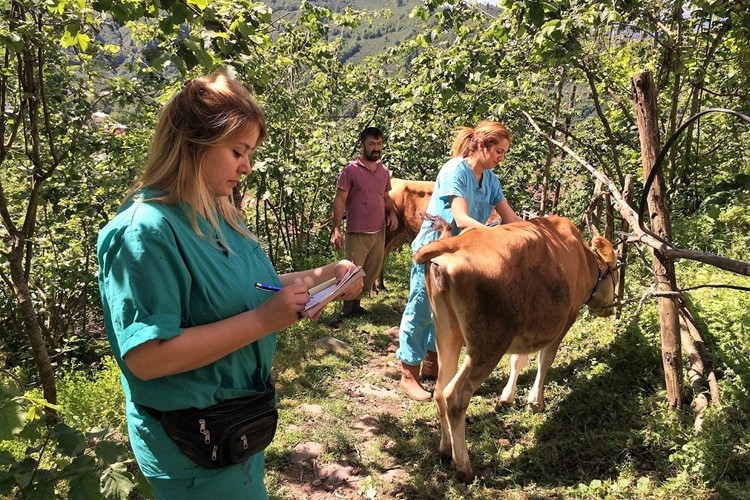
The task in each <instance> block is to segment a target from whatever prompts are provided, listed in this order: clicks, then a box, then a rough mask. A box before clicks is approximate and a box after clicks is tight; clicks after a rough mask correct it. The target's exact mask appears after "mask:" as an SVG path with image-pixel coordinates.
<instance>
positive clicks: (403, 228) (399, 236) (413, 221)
mask: <svg viewBox="0 0 750 500" xmlns="http://www.w3.org/2000/svg"><path fill="white" fill-rule="evenodd" d="M434 188H435V183H434V182H432V181H411V180H405V179H398V178H396V177H393V178H391V190H390V192H389V193H388V194H389V195H390V196H391V199H392V200H393V206H394V208H395V209H396V214H397V215H398V228H396V230H394V231H392V230H390V229H388V227H387V226H386V228H385V252H384V253H383V267H381V269H380V277H378V279H376V280H375V283H374V284H373V290H372V291H373V292H374V293H377V292H379V291H380V290H385V285H383V272H384V270H385V261H386V260H387V259H388V254H389V253H391V252H392V251H394V250H396V249H398V248H400V247H401V246H402V245H404V244H411V242H412V241H414V238H416V237H417V233H419V229H420V228H421V227H422V220H423V216H424V214H425V213H426V212H427V205H428V204H429V203H430V198H432V192H433V190H434ZM497 219H499V216H498V215H497V214H496V213H495V212H492V215H491V216H490V218H489V219H488V222H489V221H492V220H497Z"/></svg>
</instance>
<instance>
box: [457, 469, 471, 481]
mask: <svg viewBox="0 0 750 500" xmlns="http://www.w3.org/2000/svg"><path fill="white" fill-rule="evenodd" d="M456 472H457V475H458V479H460V480H461V481H462V482H464V483H470V482H472V481H474V471H473V470H471V467H469V468H468V469H467V470H458V469H456Z"/></svg>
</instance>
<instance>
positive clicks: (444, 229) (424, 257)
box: [414, 214, 452, 264]
mask: <svg viewBox="0 0 750 500" xmlns="http://www.w3.org/2000/svg"><path fill="white" fill-rule="evenodd" d="M422 218H423V219H424V220H428V221H430V222H432V228H431V231H432V232H437V233H440V237H439V238H438V239H437V240H436V241H432V242H430V243H427V244H426V245H424V246H422V247H421V248H420V249H419V250H417V251H416V253H415V254H414V262H415V263H417V264H424V263H425V262H428V261H429V260H430V259H432V258H433V257H437V256H438V255H440V254H442V253H443V252H445V250H446V246H445V245H444V244H442V243H443V240H444V239H445V238H448V237H449V236H451V235H452V231H451V225H450V223H449V222H448V221H446V220H445V219H443V218H442V217H440V216H439V215H430V214H423V215H422Z"/></svg>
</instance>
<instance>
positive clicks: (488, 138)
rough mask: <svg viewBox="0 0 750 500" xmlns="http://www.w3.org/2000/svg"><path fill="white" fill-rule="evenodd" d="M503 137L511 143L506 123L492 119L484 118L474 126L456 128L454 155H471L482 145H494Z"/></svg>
mask: <svg viewBox="0 0 750 500" xmlns="http://www.w3.org/2000/svg"><path fill="white" fill-rule="evenodd" d="M501 139H507V140H508V142H509V143H510V142H511V140H512V138H511V135H510V132H509V131H508V129H507V128H506V127H505V125H503V124H502V123H500V122H496V121H492V120H482V121H481V122H479V123H477V125H476V126H475V127H474V128H472V127H459V128H458V129H456V137H455V138H454V139H453V147H452V148H451V153H452V154H453V156H454V157H456V156H463V157H464V158H465V157H467V156H471V154H472V153H473V152H475V151H477V150H478V149H479V148H480V147H482V146H484V147H490V146H494V145H495V144H497V143H498V142H500V140H501Z"/></svg>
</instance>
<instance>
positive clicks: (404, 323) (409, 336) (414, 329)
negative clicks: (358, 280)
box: [396, 264, 436, 365]
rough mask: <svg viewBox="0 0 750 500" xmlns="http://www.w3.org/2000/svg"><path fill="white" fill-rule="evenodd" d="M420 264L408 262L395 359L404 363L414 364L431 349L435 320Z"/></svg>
mask: <svg viewBox="0 0 750 500" xmlns="http://www.w3.org/2000/svg"><path fill="white" fill-rule="evenodd" d="M424 269H425V266H424V264H412V265H411V273H410V277H409V300H408V302H407V303H406V308H405V309H404V314H403V316H401V327H400V328H399V332H398V344H399V346H398V351H396V359H398V360H399V361H402V362H404V363H406V364H407V365H418V364H420V363H421V362H422V360H423V359H424V358H425V356H426V355H427V351H428V350H429V351H435V350H436V348H435V323H434V321H433V319H432V307H431V306H430V299H429V298H428V297H427V288H426V286H425V279H424Z"/></svg>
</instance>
